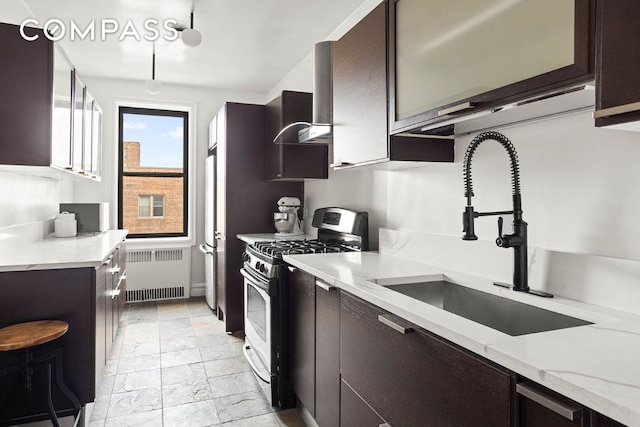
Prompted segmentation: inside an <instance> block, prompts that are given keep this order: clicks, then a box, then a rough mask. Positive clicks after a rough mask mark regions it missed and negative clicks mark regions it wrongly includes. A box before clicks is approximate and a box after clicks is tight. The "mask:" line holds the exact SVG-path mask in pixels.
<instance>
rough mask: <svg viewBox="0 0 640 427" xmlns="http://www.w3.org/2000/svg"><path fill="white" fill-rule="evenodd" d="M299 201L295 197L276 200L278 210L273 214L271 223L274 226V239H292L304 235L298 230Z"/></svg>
mask: <svg viewBox="0 0 640 427" xmlns="http://www.w3.org/2000/svg"><path fill="white" fill-rule="evenodd" d="M300 205H301V203H300V199H298V198H297V197H281V198H280V199H279V200H278V210H279V211H280V212H275V213H274V214H273V222H274V224H275V226H276V230H278V232H277V233H275V236H276V237H292V236H301V235H303V234H304V232H303V231H302V229H301V228H300V219H298V210H299V209H300Z"/></svg>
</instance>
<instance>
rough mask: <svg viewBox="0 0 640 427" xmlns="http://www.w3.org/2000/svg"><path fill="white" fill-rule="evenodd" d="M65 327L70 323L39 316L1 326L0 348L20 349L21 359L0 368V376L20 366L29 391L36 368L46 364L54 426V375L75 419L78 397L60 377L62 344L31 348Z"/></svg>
mask: <svg viewBox="0 0 640 427" xmlns="http://www.w3.org/2000/svg"><path fill="white" fill-rule="evenodd" d="M68 330H69V324H68V323H67V322H63V321H62V320H38V321H34V322H26V323H18V324H15V325H11V326H7V327H4V328H1V329H0V351H14V350H23V356H22V358H21V360H20V362H18V363H16V364H14V365H12V366H9V367H7V368H4V369H2V370H0V376H3V375H8V374H10V373H13V372H18V371H21V370H23V371H24V374H25V387H26V389H27V391H28V392H31V388H32V382H31V380H32V376H33V374H34V372H35V368H36V367H38V366H42V365H44V366H46V379H45V380H46V382H45V385H46V390H47V412H48V414H49V418H50V419H51V422H52V423H53V425H54V426H55V427H60V423H59V421H58V416H57V414H56V410H55V408H54V407H53V401H52V399H51V380H52V379H53V381H54V383H55V384H56V386H57V387H58V389H59V390H60V391H61V392H62V394H63V395H64V396H65V397H66V398H67V399H69V400H70V401H71V403H72V404H73V408H74V410H75V414H74V418H76V419H77V418H78V416H79V414H80V401H79V400H78V398H77V396H76V395H75V394H74V393H73V392H72V391H71V390H69V388H68V387H67V386H66V384H65V383H64V381H63V379H62V348H57V349H54V350H50V351H47V352H45V353H44V354H41V355H38V356H34V355H33V353H32V349H33V348H34V347H35V346H38V345H40V344H45V343H48V342H51V341H53V340H56V339H58V338H60V337H61V336H63V335H64V334H65V333H67V331H68ZM52 370H54V371H55V376H53V375H52ZM0 422H1V420H0Z"/></svg>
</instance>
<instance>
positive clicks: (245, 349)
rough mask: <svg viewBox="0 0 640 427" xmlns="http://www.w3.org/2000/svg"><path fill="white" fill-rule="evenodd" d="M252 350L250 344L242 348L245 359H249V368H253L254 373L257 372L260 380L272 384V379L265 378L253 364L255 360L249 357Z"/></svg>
mask: <svg viewBox="0 0 640 427" xmlns="http://www.w3.org/2000/svg"><path fill="white" fill-rule="evenodd" d="M250 349H251V346H250V345H249V344H245V345H243V346H242V352H243V353H244V357H245V359H247V362H249V366H251V369H252V370H253V372H255V374H256V376H257V377H258V378H260V379H261V380H262V381H264V382H265V383H267V384H270V383H271V381H270V378H268V377H266V378H265V377H264V376H263V374H262V372H260V371H259V370H258V367H257V366H256V365H255V363H254V362H253V359H252V358H251V356H250V355H249V350H250Z"/></svg>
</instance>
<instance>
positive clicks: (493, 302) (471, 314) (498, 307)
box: [378, 280, 592, 336]
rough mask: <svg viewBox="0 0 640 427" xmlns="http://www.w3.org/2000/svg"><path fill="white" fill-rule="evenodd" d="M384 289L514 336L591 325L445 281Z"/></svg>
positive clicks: (400, 285) (390, 285)
mask: <svg viewBox="0 0 640 427" xmlns="http://www.w3.org/2000/svg"><path fill="white" fill-rule="evenodd" d="M378 283H379V284H383V283H380V282H378ZM383 286H385V287H387V288H388V289H391V290H393V291H396V292H399V293H401V294H404V295H407V296H409V297H411V298H415V299H417V300H420V301H423V302H426V303H427V304H431V305H433V306H435V307H438V308H441V309H443V310H446V311H448V312H451V313H454V314H457V315H458V316H462V317H464V318H466V319H469V320H472V321H474V322H477V323H480V324H482V325H485V326H488V327H490V328H493V329H496V330H498V331H500V332H504V333H505V334H508V335H512V336H518V335H527V334H532V333H536V332H544V331H551V330H555V329H565V328H572V327H575V326H583V325H591V324H592V322H587V321H585V320H582V319H577V318H575V317H570V316H565V315H563V314H559V313H555V312H553V311H549V310H545V309H542V308H538V307H534V306H531V305H527V304H523V303H521V302H517V301H512V300H509V299H507V298H501V297H499V296H495V295H491V294H489V293H486V292H482V291H477V290H475V289H470V288H467V287H465V286H460V285H457V284H455V283H451V282H448V281H446V280H437V281H429V282H416V283H403V284H389V285H383Z"/></svg>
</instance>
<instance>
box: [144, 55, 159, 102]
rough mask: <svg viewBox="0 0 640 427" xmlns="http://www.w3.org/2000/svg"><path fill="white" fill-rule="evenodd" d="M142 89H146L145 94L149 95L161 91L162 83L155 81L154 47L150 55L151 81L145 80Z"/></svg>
mask: <svg viewBox="0 0 640 427" xmlns="http://www.w3.org/2000/svg"><path fill="white" fill-rule="evenodd" d="M144 87H145V89H147V92H149V93H150V94H151V95H155V94H158V93H160V90H161V89H162V83H160V82H159V81H157V80H156V47H155V45H154V47H153V54H152V55H151V79H150V80H147V81H146V82H145V83H144Z"/></svg>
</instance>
